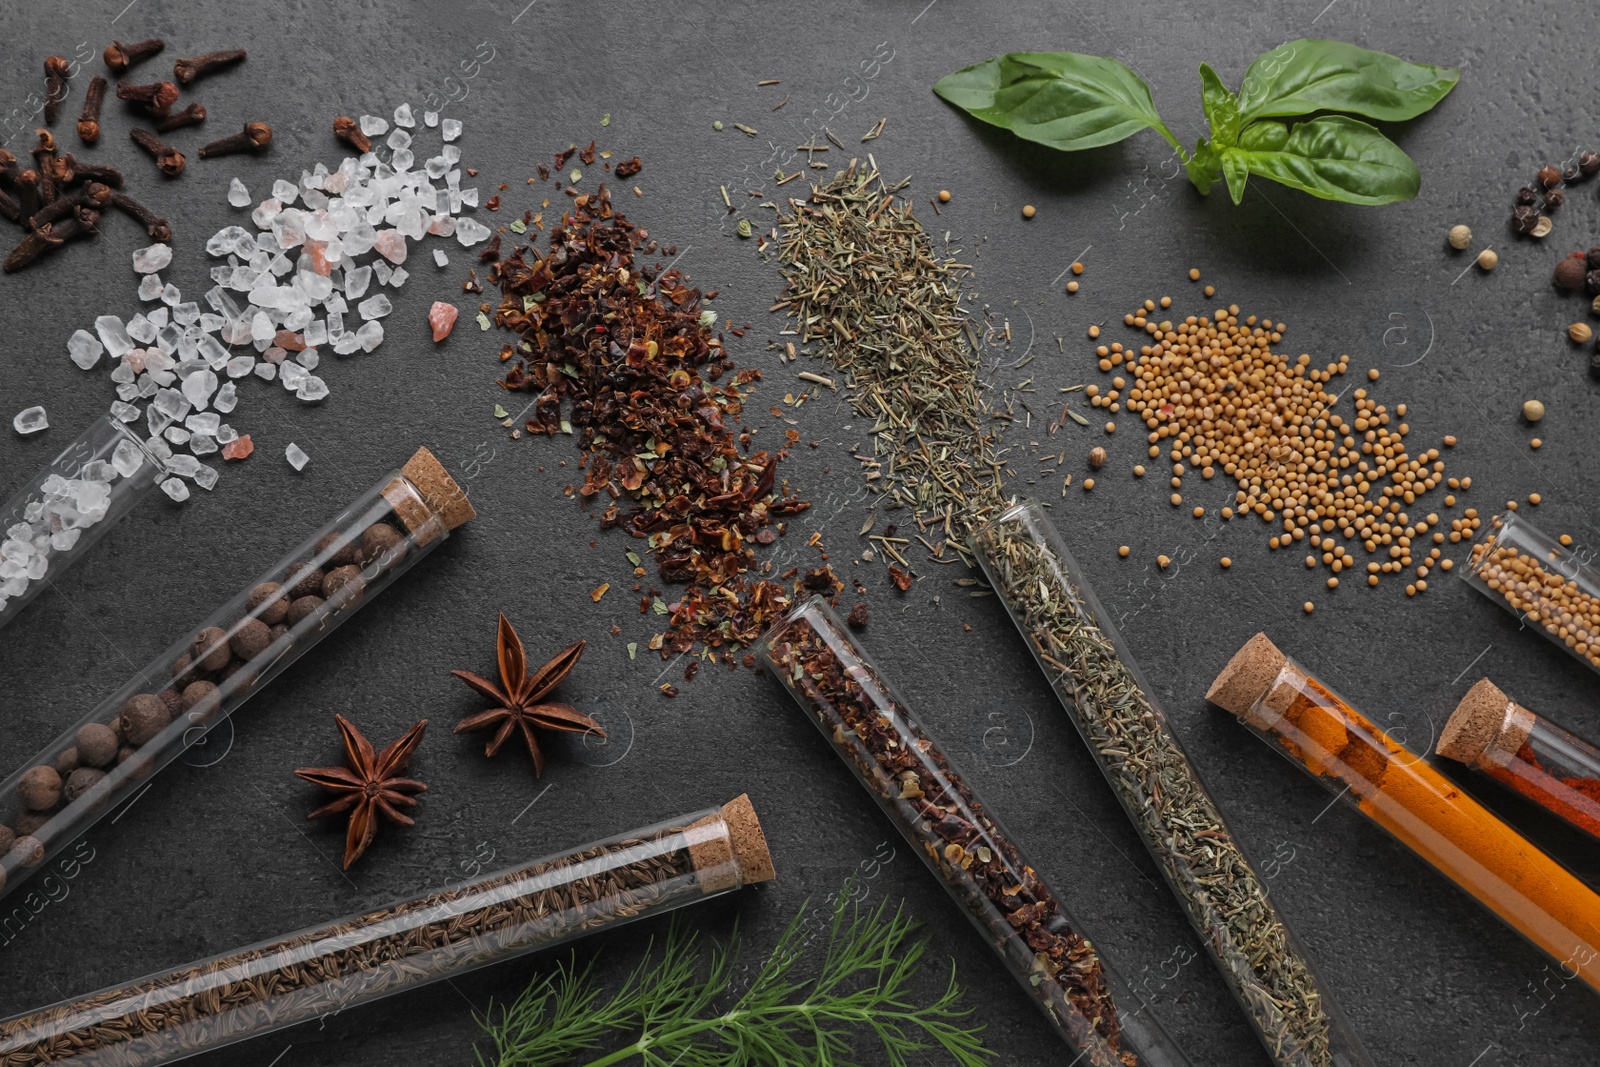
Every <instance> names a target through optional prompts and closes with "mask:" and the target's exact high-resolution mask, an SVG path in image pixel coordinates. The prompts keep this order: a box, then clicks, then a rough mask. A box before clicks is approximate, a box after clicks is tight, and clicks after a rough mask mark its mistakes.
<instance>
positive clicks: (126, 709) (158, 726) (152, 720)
mask: <svg viewBox="0 0 1600 1067" xmlns="http://www.w3.org/2000/svg"><path fill="white" fill-rule="evenodd" d="M120 719H121V722H122V735H123V737H125V738H127V741H128V744H130V745H132V746H133V747H134V748H138V747H139V746H140V745H142V744H145V743H146V742H148V741H150V740H152V739H153V738H154V737H155V736H156V735H157V734H159V733H160V732H161V731H162V729H163V728H164V727H165V726H166V725H167V724H168V723H169V722H171V721H172V716H170V715H168V714H167V705H166V703H165V702H164V701H163V700H162V699H161V698H160V697H158V696H156V695H155V694H153V693H140V694H139V695H138V696H136V697H132V698H130V699H129V700H128V702H127V703H126V704H124V705H122V715H121V716H120Z"/></svg>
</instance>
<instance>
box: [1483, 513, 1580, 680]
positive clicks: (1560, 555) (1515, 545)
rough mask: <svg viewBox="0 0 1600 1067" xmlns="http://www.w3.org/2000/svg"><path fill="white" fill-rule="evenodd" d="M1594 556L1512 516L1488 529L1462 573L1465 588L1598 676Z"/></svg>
mask: <svg viewBox="0 0 1600 1067" xmlns="http://www.w3.org/2000/svg"><path fill="white" fill-rule="evenodd" d="M1593 560H1594V550H1593V549H1589V548H1583V547H1580V546H1578V545H1576V544H1574V542H1573V539H1572V538H1571V537H1567V536H1563V537H1559V538H1558V537H1551V536H1549V535H1548V534H1546V533H1544V532H1543V531H1541V530H1539V529H1538V528H1537V527H1535V526H1534V525H1533V524H1532V523H1530V522H1529V521H1528V520H1527V519H1524V518H1523V517H1522V516H1520V515H1518V514H1516V513H1515V512H1506V513H1505V514H1503V515H1499V516H1497V517H1495V519H1494V520H1493V521H1491V522H1490V523H1489V527H1488V533H1487V534H1486V535H1485V536H1484V537H1483V539H1482V540H1480V541H1479V542H1478V543H1477V544H1475V545H1473V546H1472V556H1471V558H1470V560H1469V561H1468V563H1467V565H1466V566H1465V567H1463V568H1462V570H1461V577H1462V579H1463V580H1464V581H1466V582H1467V584H1468V585H1471V586H1472V587H1473V588H1474V589H1476V590H1478V592H1480V593H1482V594H1483V595H1484V596H1486V597H1488V598H1489V599H1490V600H1492V601H1494V602H1495V603H1496V604H1499V605H1500V606H1501V607H1503V608H1505V609H1506V610H1507V611H1509V612H1511V613H1512V614H1513V615H1515V616H1517V618H1519V619H1521V620H1523V621H1524V622H1528V623H1532V624H1533V626H1534V628H1535V629H1537V630H1538V631H1539V632H1540V633H1542V634H1544V636H1545V637H1547V638H1549V639H1550V640H1551V641H1554V642H1555V643H1556V644H1557V645H1560V646H1561V647H1562V648H1564V649H1566V650H1567V651H1568V652H1570V653H1571V654H1572V655H1574V656H1577V657H1578V659H1580V660H1582V661H1583V662H1584V664H1585V665H1587V666H1588V667H1589V668H1590V669H1591V670H1600V572H1596V571H1595V569H1594V568H1593V567H1591V566H1590V565H1589V564H1590V563H1591V562H1592V561H1593Z"/></svg>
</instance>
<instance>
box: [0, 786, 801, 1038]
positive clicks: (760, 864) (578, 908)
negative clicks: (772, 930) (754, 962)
mask: <svg viewBox="0 0 1600 1067" xmlns="http://www.w3.org/2000/svg"><path fill="white" fill-rule="evenodd" d="M773 877H775V872H774V870H773V867H772V858H771V856H770V855H769V854H768V852H767V845H766V839H765V837H764V836H763V834H762V831H761V824H760V822H759V821H758V820H757V819H756V813H755V809H754V808H752V807H751V805H750V801H749V799H748V798H747V797H743V796H741V797H739V798H738V799H736V800H734V801H732V802H730V803H728V804H725V805H723V806H722V807H721V808H709V809H707V810H705V811H698V812H694V813H691V814H689V815H685V816H683V817H682V818H679V819H674V820H672V821H670V822H663V823H657V824H656V825H654V826H647V827H644V828H643V829H640V830H634V831H632V832H631V833H626V834H622V835H620V836H617V837H612V838H608V839H606V840H604V841H597V842H595V843H593V844H589V845H584V846H582V847H581V848H576V849H573V850H572V851H570V852H564V853H560V854H558V855H554V856H547V857H545V858H544V859H540V860H536V861H534V862H533V863H529V864H526V865H524V866H521V867H515V868H512V869H510V870H505V871H500V872H498V873H496V874H491V875H488V876H486V877H484V878H482V879H479V880H477V881H474V882H471V883H469V884H466V885H453V886H451V887H449V888H448V889H441V890H438V891H436V892H433V893H429V894H428V895H426V896H422V897H418V898H416V899H414V900H403V901H397V902H395V903H393V904H389V905H387V906H386V907H382V908H378V909H376V910H374V911H370V912H367V913H365V914H361V915H352V916H349V917H348V918H344V919H340V920H338V921H337V922H332V923H329V924H327V925H326V926H321V927H317V928H314V929H310V930H302V931H300V932H299V933H296V934H290V935H289V936H287V937H283V938H278V939H275V940H272V941H266V942H263V943H261V944H257V945H252V946H250V947H248V948H244V949H240V950H238V951H235V952H230V953H227V954H225V955H221V956H213V957H212V958H210V959H207V960H201V961H199V962H196V963H191V964H187V965H185V966H183V967H178V968H176V969H174V970H171V971H166V972H164V973H161V974H154V975H150V976H149V977H146V978H141V979H139V980H138V981H135V982H130V983H129V984H127V985H125V986H117V987H112V988H110V989H104V990H101V991H100V992H98V993H94V994H91V995H89V996H86V997H83V998H81V999H78V1000H69V1001H63V1002H61V1003H59V1004H56V1005H54V1006H52V1007H48V1008H42V1009H40V1010H38V1011H33V1012H28V1013H27V1014H24V1015H18V1016H14V1017H12V1018H10V1019H7V1020H5V1021H4V1022H0V1067H24V1065H33V1064H40V1063H58V1064H69V1065H71V1067H93V1065H100V1064H105V1065H112V1064H115V1065H116V1067H149V1065H153V1064H161V1063H170V1062H172V1061H173V1060H178V1059H182V1058H184V1057H186V1056H192V1055H194V1054H196V1053H199V1052H204V1051H207V1050H209V1049H215V1048H220V1047H221V1046H224V1045H229V1044H232V1043H233V1042H235V1041H242V1040H245V1039H247V1038H252V1037H259V1036H260V1035H262V1034H266V1033H270V1032H271V1031H273V1030H277V1029H279V1028H281V1027H285V1026H290V1025H293V1024H294V1023H299V1022H304V1021H306V1020H308V1019H316V1018H319V1017H321V1016H324V1015H329V1014H333V1013H335V1012H340V1011H343V1010H344V1009H345V1008H349V1007H354V1006H356V1005H358V1004H364V1003H367V1002H369V1001H373V1000H377V999H378V998H380V997H385V996H388V995H389V994H391V993H398V992H400V991H401V990H405V989H411V988H414V987H416V986H419V985H424V984H426V983H428V982H435V981H438V980H440V979H443V978H453V977H456V976H457V975H460V974H463V973H465V972H467V971H470V970H473V969H475V968H477V967H482V966H485V965H487V964H491V963H497V962H499V961H501V960H507V959H511V958H513V957H517V956H522V955H525V954H527V953H529V952H535V951H538V950H540V949H545V948H550V947H551V946H554V945H559V944H561V943H562V942H564V941H569V940H572V939H573V938H577V937H581V936H583V935H585V934H589V933H593V932H595V931H597V930H602V929H606V928H609V927H612V926H618V925H621V924H622V923H626V922H631V921H633V920H634V919H642V918H645V917H646V916H651V915H657V914H660V913H661V912H666V911H671V910H672V909H674V908H678V907H682V906H683V905H685V904H691V903H694V902H695V901H700V900H705V899H707V898H708V897H713V896H720V895H722V894H724V893H729V892H732V891H733V890H736V889H739V888H741V887H743V886H745V885H749V884H752V883H755V882H764V881H768V880H770V879H772V878H773Z"/></svg>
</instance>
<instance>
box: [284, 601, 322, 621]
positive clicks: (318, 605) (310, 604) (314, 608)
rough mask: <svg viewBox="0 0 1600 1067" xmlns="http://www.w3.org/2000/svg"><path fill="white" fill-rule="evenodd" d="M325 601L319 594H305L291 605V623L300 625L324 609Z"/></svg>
mask: <svg viewBox="0 0 1600 1067" xmlns="http://www.w3.org/2000/svg"><path fill="white" fill-rule="evenodd" d="M324 603H325V601H324V600H323V599H322V598H321V597H319V596H303V597H301V598H300V599H299V600H296V601H295V602H294V603H292V604H290V605H289V625H290V626H299V625H300V624H301V623H302V622H305V621H306V620H307V619H309V618H310V617H311V616H312V615H314V614H316V613H317V612H319V611H321V610H322V605H323V604H324Z"/></svg>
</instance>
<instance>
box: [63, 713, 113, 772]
mask: <svg viewBox="0 0 1600 1067" xmlns="http://www.w3.org/2000/svg"><path fill="white" fill-rule="evenodd" d="M73 740H74V741H76V742H77V746H78V759H79V760H81V761H82V762H83V763H84V764H85V765H86V766H90V767H105V766H108V765H109V764H110V763H111V761H112V760H114V759H116V758H117V732H116V731H115V730H113V729H112V728H111V727H109V726H107V725H105V724H104V723H99V722H91V723H89V724H88V725H86V726H81V727H79V728H78V733H77V736H75V737H74V738H73Z"/></svg>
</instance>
